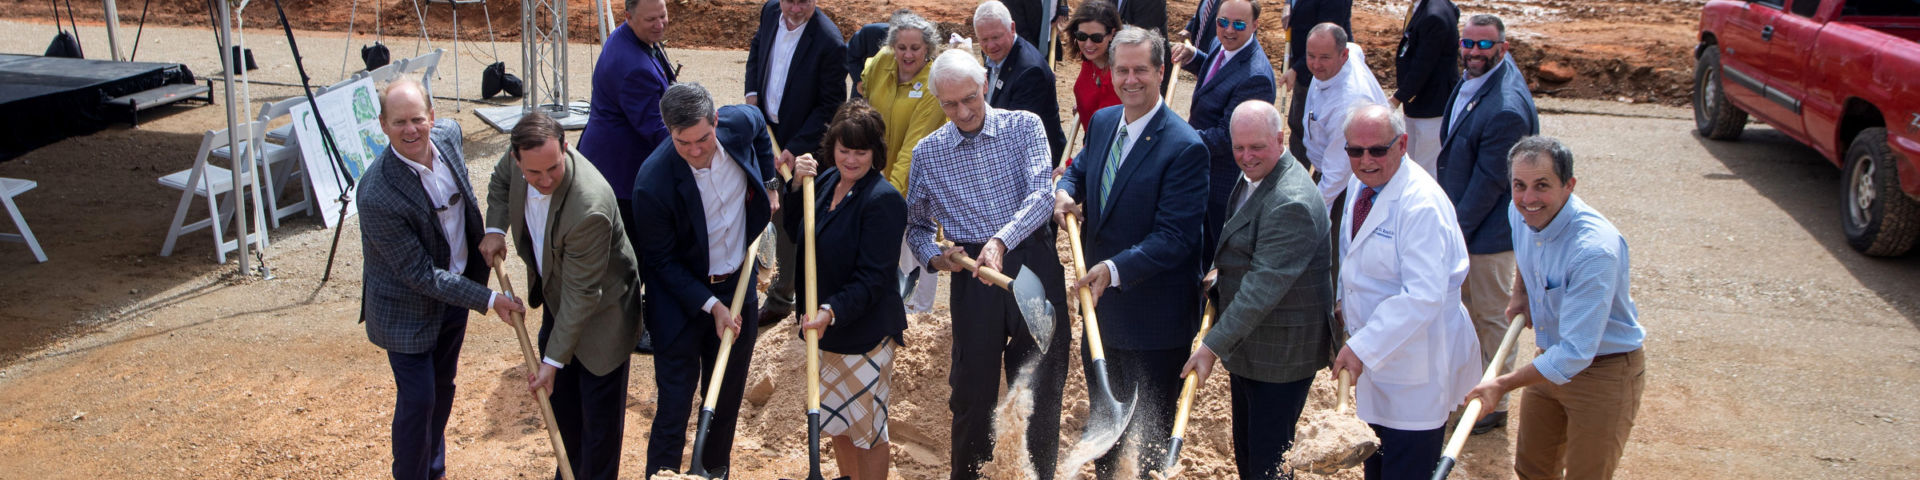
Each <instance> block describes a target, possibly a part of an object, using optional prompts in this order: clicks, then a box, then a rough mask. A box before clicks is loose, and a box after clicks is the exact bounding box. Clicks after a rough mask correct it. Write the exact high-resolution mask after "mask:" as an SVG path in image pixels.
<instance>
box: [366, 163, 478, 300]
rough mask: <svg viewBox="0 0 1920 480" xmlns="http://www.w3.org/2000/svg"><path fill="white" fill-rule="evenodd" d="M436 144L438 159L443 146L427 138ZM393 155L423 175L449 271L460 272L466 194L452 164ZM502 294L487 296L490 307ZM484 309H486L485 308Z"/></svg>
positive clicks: (464, 258) (464, 268)
mask: <svg viewBox="0 0 1920 480" xmlns="http://www.w3.org/2000/svg"><path fill="white" fill-rule="evenodd" d="M428 146H429V147H432V148H433V158H432V159H430V161H433V162H439V161H440V158H441V155H440V147H439V146H437V145H432V142H428ZM393 156H395V157H400V160H403V161H402V162H400V163H402V164H405V165H406V166H407V168H409V169H412V170H413V174H414V175H416V176H418V177H420V188H422V189H424V190H426V192H427V203H428V204H429V206H430V207H432V208H433V215H434V217H435V218H438V219H439V220H440V235H441V236H442V237H444V238H445V239H446V240H447V249H448V250H447V271H449V272H454V273H460V272H465V271H467V216H466V210H465V209H464V208H463V206H462V205H461V202H465V201H466V200H465V198H466V196H465V195H461V194H460V184H458V183H454V182H455V180H454V179H453V169H452V168H432V167H429V166H426V165H422V164H420V163H419V162H415V161H413V159H410V158H407V156H406V155H401V154H400V151H399V150H394V151H393ZM499 295H500V294H499V293H498V292H495V293H494V294H493V295H489V296H487V311H492V310H493V300H494V299H495V298H496V297H498V296H499ZM482 313H485V312H482Z"/></svg>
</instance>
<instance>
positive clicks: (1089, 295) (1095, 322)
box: [1067, 215, 1107, 360]
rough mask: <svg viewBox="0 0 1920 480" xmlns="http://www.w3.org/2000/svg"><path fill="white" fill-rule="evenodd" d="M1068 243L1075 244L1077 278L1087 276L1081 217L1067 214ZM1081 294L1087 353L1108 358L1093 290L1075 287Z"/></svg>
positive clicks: (1081, 315)
mask: <svg viewBox="0 0 1920 480" xmlns="http://www.w3.org/2000/svg"><path fill="white" fill-rule="evenodd" d="M1067 243H1070V244H1072V245H1073V273H1074V275H1075V278H1079V277H1085V276H1087V255H1086V253H1085V252H1086V250H1085V249H1083V248H1081V247H1080V217H1077V216H1073V215H1068V216H1067ZM1075 290H1076V291H1078V292H1079V295H1080V324H1081V325H1082V327H1081V328H1084V329H1086V334H1087V353H1088V355H1090V356H1091V357H1092V358H1093V359H1095V360H1105V359H1106V358H1107V348H1106V346H1105V344H1104V343H1102V342H1101V341H1100V317H1099V316H1098V315H1095V314H1094V311H1093V291H1092V290H1090V289H1086V288H1077V289H1075Z"/></svg>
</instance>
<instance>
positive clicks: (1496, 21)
mask: <svg viewBox="0 0 1920 480" xmlns="http://www.w3.org/2000/svg"><path fill="white" fill-rule="evenodd" d="M1467 24H1468V25H1473V26H1476V27H1493V31H1495V32H1499V33H1500V38H1499V40H1500V41H1502V42H1504V41H1507V23H1506V22H1502V21H1500V17H1499V16H1497V15H1494V14H1491V13H1476V14H1474V15H1473V16H1471V17H1467Z"/></svg>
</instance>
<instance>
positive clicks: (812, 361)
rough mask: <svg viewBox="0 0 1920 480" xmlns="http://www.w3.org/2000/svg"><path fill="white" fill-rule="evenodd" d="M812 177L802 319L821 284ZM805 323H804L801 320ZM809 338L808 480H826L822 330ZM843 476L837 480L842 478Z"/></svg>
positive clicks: (805, 204)
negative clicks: (822, 449) (822, 448)
mask: <svg viewBox="0 0 1920 480" xmlns="http://www.w3.org/2000/svg"><path fill="white" fill-rule="evenodd" d="M815 201H816V200H815V199H814V197H813V176H811V175H809V176H805V177H800V211H801V215H800V226H801V228H802V229H804V230H805V233H803V234H802V235H805V236H806V243H807V257H806V262H807V278H806V297H805V303H802V304H801V305H804V306H805V307H806V309H805V310H801V312H802V313H801V315H800V318H802V319H805V318H806V316H807V315H812V314H813V312H817V311H819V310H820V286H819V285H818V284H816V283H814V282H815V280H817V279H818V278H819V274H818V273H815V272H817V271H818V270H817V267H816V266H817V265H818V263H816V262H815V258H816V256H815V255H814V251H815V250H816V249H815V248H814V244H813V241H814V236H813V234H814V232H813V214H814V202H815ZM802 323H805V322H802ZM806 337H807V480H826V477H824V476H822V475H821V474H820V331H819V330H813V329H809V330H806ZM846 478H848V477H840V478H836V479H834V480H843V479H846Z"/></svg>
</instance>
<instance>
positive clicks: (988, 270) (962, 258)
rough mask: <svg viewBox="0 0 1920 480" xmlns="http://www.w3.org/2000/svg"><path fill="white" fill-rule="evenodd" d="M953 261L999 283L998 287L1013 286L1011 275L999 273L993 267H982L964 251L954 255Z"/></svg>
mask: <svg viewBox="0 0 1920 480" xmlns="http://www.w3.org/2000/svg"><path fill="white" fill-rule="evenodd" d="M954 261H956V262H960V266H962V267H966V269H967V271H970V272H974V273H979V274H980V276H982V277H987V281H990V282H993V284H994V285H999V286H1000V288H1009V289H1010V288H1013V277H1009V276H1007V274H1004V273H1000V271H999V270H994V269H993V267H982V266H980V262H976V261H974V260H973V257H969V256H967V254H965V253H962V254H960V255H958V256H955V257H954Z"/></svg>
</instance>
